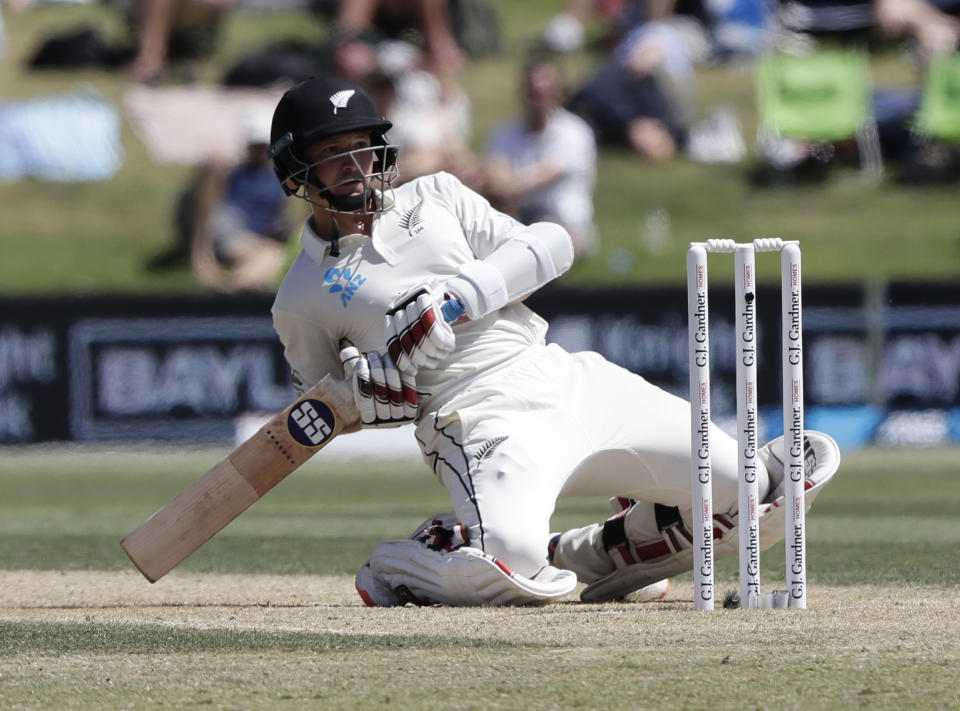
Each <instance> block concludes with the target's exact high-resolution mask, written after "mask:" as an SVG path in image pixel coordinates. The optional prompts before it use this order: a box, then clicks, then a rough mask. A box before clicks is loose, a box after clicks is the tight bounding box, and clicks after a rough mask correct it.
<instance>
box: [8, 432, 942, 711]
mask: <svg viewBox="0 0 960 711" xmlns="http://www.w3.org/2000/svg"><path fill="white" fill-rule="evenodd" d="M223 454H225V452H224V451H220V450H212V449H204V450H197V451H193V452H190V451H179V450H178V451H174V450H145V451H140V452H136V451H135V452H132V453H129V452H128V453H124V452H122V451H120V450H116V451H112V452H106V451H102V450H93V449H87V448H73V447H70V448H54V449H43V448H26V449H19V448H7V449H4V450H3V451H2V456H0V491H2V492H3V495H2V496H0V540H2V542H3V545H2V547H0V708H2V709H21V708H23V709H27V708H29V709H49V708H76V709H119V708H136V709H139V708H144V709H145V708H155V707H157V706H161V705H162V706H168V707H172V708H193V707H203V708H209V707H214V708H245V709H263V708H291V709H292V708H360V707H366V708H385V707H388V706H389V707H399V708H404V707H406V708H438V709H446V708H459V709H473V708H476V709H480V708H511V709H519V708H531V709H544V708H547V709H553V708H555V709H566V708H584V709H591V708H610V707H613V706H616V707H618V708H625V709H647V708H649V709H661V708H664V707H669V708H675V709H702V708H707V707H711V708H720V709H724V708H731V709H732V708H758V709H759V708H777V707H779V708H786V709H800V708H802V709H805V710H806V709H849V708H870V709H902V708H915V709H944V708H956V707H957V706H958V704H960V696H958V690H960V641H958V640H960V619H958V617H960V616H958V615H957V614H956V610H957V609H958V606H960V593H958V590H960V569H958V565H957V561H958V558H957V554H956V551H957V550H958V547H960V525H958V523H960V514H958V511H960V477H958V476H957V474H956V472H957V467H956V462H957V458H958V455H960V450H958V449H937V450H865V451H861V452H856V453H847V454H846V455H845V457H844V463H843V465H842V466H841V469H840V471H839V473H838V474H837V476H836V478H835V480H834V481H833V482H832V483H831V484H830V485H829V486H828V487H827V488H826V489H825V490H824V492H823V493H822V494H821V495H820V496H819V497H818V498H817V501H816V503H815V505H814V508H813V509H812V510H811V512H810V514H809V516H808V522H809V532H808V553H809V575H810V589H809V598H810V608H809V609H808V610H807V611H805V612H801V611H798V610H774V611H767V612H751V611H741V610H737V611H733V610H718V611H717V612H715V613H714V614H713V615H709V614H706V613H697V612H695V611H694V610H693V605H692V586H691V583H690V579H689V575H688V576H681V577H680V578H679V579H677V580H675V581H674V586H673V588H672V590H671V593H670V595H669V596H668V598H667V599H666V600H665V601H663V602H658V603H649V604H634V605H630V604H610V605H584V604H581V603H579V602H577V601H576V599H575V598H571V599H569V600H566V601H563V602H561V603H559V604H555V605H550V606H547V607H544V608H522V609H514V610H500V609H472V610H464V609H451V608H425V609H416V608H399V609H393V610H377V609H368V608H365V607H363V606H362V605H361V603H360V600H359V598H358V597H357V596H356V594H355V593H354V592H353V590H352V575H353V573H354V571H355V570H356V568H357V567H358V566H359V565H360V564H361V563H362V562H363V560H364V559H365V557H366V556H367V555H368V554H369V552H370V550H371V548H372V547H373V546H374V545H375V543H376V542H377V541H379V540H381V539H383V538H386V537H398V536H400V537H402V536H405V535H406V534H407V533H409V531H410V530H412V529H413V527H414V526H416V525H417V524H418V523H419V522H420V521H421V520H422V519H423V518H425V517H426V516H428V515H430V514H433V513H437V512H440V511H442V510H445V509H447V508H448V506H447V505H446V502H445V493H444V492H443V490H442V489H441V487H440V486H439V485H438V484H437V483H436V482H435V481H434V480H433V478H432V476H431V475H430V474H429V473H427V472H426V471H424V470H422V469H421V468H420V467H419V465H418V464H416V463H411V462H409V461H406V462H372V461H362V460H359V461H356V460H355V461H349V460H327V461H324V460H323V458H322V456H320V457H318V458H317V459H315V460H314V461H311V462H309V463H308V464H307V465H305V466H304V467H303V468H301V469H300V470H299V471H297V472H295V473H294V474H293V475H291V476H290V478H288V479H287V480H286V481H284V482H282V483H281V484H280V485H279V486H278V487H277V488H276V489H274V490H273V491H272V492H270V493H269V494H268V495H267V496H266V497H265V498H264V499H263V500H261V501H259V502H257V503H256V504H255V505H254V506H253V507H252V508H251V509H249V510H248V511H247V512H246V513H244V514H243V515H242V516H240V518H238V519H237V520H236V521H234V522H233V523H231V524H230V525H229V526H228V527H227V528H226V529H225V530H224V531H222V532H221V533H220V534H219V535H218V536H216V537H215V538H214V539H213V540H212V541H210V542H209V543H208V544H207V545H206V546H204V547H203V548H201V549H200V550H199V551H198V552H197V553H196V554H194V556H192V557H191V558H189V559H188V560H187V561H186V562H184V564H183V565H181V566H180V567H179V568H178V569H177V570H175V571H174V572H173V573H171V574H170V575H168V576H167V577H166V578H164V579H163V580H161V581H160V582H158V583H156V584H155V585H150V584H149V583H147V582H146V581H145V580H144V579H143V578H142V577H140V575H139V573H137V572H136V571H134V570H133V568H132V565H131V564H130V563H129V561H128V560H127V559H126V557H125V555H124V554H123V551H122V550H121V548H120V546H119V541H120V539H121V538H122V537H123V536H124V535H125V534H126V533H128V532H129V531H130V530H132V529H133V528H134V527H136V526H137V525H138V524H139V523H140V522H141V521H142V520H143V519H144V518H146V516H148V515H149V514H150V513H152V512H153V511H154V510H155V509H157V508H159V507H160V506H161V505H162V504H164V503H166V501H167V500H169V498H171V497H172V496H173V495H174V494H175V493H176V492H177V491H179V490H180V489H181V488H183V486H185V485H186V484H187V483H188V482H190V481H192V480H193V479H194V478H196V476H197V475H199V474H200V473H202V471H204V470H205V469H206V468H207V467H209V466H211V465H212V464H213V463H215V462H216V460H217V459H219V458H220V457H221V456H223ZM606 515H607V507H606V503H605V502H602V501H598V500H594V499H576V500H567V501H564V502H562V504H561V506H560V508H559V510H558V512H557V514H556V516H555V525H556V527H557V528H562V527H567V526H571V525H578V524H582V523H586V522H588V521H591V520H598V519H600V518H603V517H605V516H606ZM782 559H783V547H782V544H781V545H777V546H775V547H774V548H771V549H770V550H769V551H767V552H765V553H764V555H763V566H764V567H763V579H764V581H765V584H764V587H765V589H771V588H772V587H774V586H776V584H777V583H778V582H781V584H782V569H783V563H782ZM735 578H736V570H735V561H734V560H727V561H724V562H723V564H721V565H720V566H719V568H718V590H719V591H720V592H721V593H722V592H724V591H726V590H732V589H733V588H734V587H735V585H736V582H735Z"/></svg>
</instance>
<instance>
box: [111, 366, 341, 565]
mask: <svg viewBox="0 0 960 711" xmlns="http://www.w3.org/2000/svg"><path fill="white" fill-rule="evenodd" d="M359 421H360V415H359V413H358V411H357V408H356V405H354V401H353V393H352V391H351V389H350V385H349V384H347V383H345V382H344V381H342V380H336V379H334V378H333V377H332V376H330V375H327V376H325V377H324V378H323V379H322V380H320V382H318V383H317V384H316V385H314V386H313V387H312V388H310V389H309V390H307V391H306V392H305V393H304V394H303V395H302V396H301V397H299V398H298V399H297V400H296V401H294V402H293V403H292V404H291V405H290V406H289V407H287V408H286V409H285V410H284V411H283V412H281V413H279V414H278V415H275V416H274V417H273V418H272V419H271V420H270V421H269V422H267V424H265V425H264V426H263V427H261V428H260V429H259V430H258V431H257V432H256V433H255V434H253V435H252V436H251V437H250V438H249V439H248V440H247V441H246V442H244V443H243V444H241V445H240V446H238V447H237V448H236V449H234V450H233V451H232V452H231V453H230V454H228V455H227V456H226V458H224V459H223V460H221V461H220V462H218V463H217V464H215V465H214V466H213V468H211V469H210V470H209V471H208V472H207V473H206V474H204V475H203V476H201V477H200V478H199V479H197V480H196V481H195V482H193V483H192V484H191V485H190V486H188V487H187V488H186V489H184V490H183V491H181V492H180V493H179V494H177V496H175V497H174V498H173V500H172V501H170V503H168V504H167V505H166V506H164V507H163V508H161V509H160V510H159V511H157V512H156V513H155V514H153V515H152V516H151V517H150V518H148V519H147V520H146V521H144V522H143V523H142V524H141V525H140V527H139V528H137V529H136V530H135V531H133V532H132V533H131V534H130V535H128V536H127V537H126V538H124V539H123V541H121V543H120V545H121V546H123V550H125V551H126V552H127V555H128V556H130V560H132V561H133V564H134V565H135V566H137V569H138V570H139V571H140V572H141V573H143V575H144V577H145V578H146V579H147V580H149V581H150V582H151V583H155V582H157V580H159V579H160V578H162V577H163V576H164V575H166V574H167V573H169V572H170V571H171V570H172V569H173V568H174V567H175V566H177V565H178V564H179V563H181V562H182V561H183V560H184V559H185V558H186V557H187V556H189V555H190V554H191V553H193V552H194V551H195V550H197V548H199V547H200V546H202V545H203V544H204V543H206V542H207V541H208V540H210V539H211V538H212V537H213V536H214V534H216V533H217V532H218V531H220V530H221V529H222V528H223V527H224V526H226V525H227V524H228V523H230V522H231V521H232V520H233V519H235V518H236V517H237V516H239V515H240V514H241V513H243V512H244V511H245V510H246V509H247V508H248V507H249V506H250V505H251V504H253V502H255V501H256V500H257V499H259V498H260V497H262V496H263V495H264V494H266V493H267V492H268V491H270V489H272V488H273V487H274V486H276V485H277V484H278V483H280V481H282V480H283V479H284V478H285V477H286V476H287V475H288V474H290V473H291V472H292V471H293V470H294V469H296V468H297V467H299V466H300V465H301V464H303V463H304V462H305V461H307V460H308V459H310V457H312V456H313V455H314V454H316V453H317V452H318V451H320V450H321V449H322V448H323V447H324V445H326V444H327V443H328V442H329V441H330V440H332V439H333V438H334V437H336V436H337V435H338V434H340V433H341V432H343V431H344V430H351V429H355V428H356V426H357V425H358V424H359Z"/></svg>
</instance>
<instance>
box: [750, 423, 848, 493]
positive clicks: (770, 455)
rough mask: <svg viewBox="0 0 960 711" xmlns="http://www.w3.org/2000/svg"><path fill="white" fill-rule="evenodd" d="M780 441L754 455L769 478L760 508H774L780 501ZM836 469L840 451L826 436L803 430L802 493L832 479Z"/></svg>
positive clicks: (771, 442) (781, 475)
mask: <svg viewBox="0 0 960 711" xmlns="http://www.w3.org/2000/svg"><path fill="white" fill-rule="evenodd" d="M783 448H784V438H783V437H782V436H781V437H777V438H776V439H773V440H771V441H769V442H767V444H765V445H764V446H763V447H761V448H760V449H759V450H758V451H757V457H758V458H759V459H760V461H761V462H763V464H764V466H765V467H766V469H767V474H768V476H769V477H770V490H769V492H768V493H767V495H766V496H765V497H764V499H763V502H762V503H763V504H774V503H775V502H777V501H778V500H779V499H781V498H782V497H783V479H784V451H783ZM839 466H840V448H839V446H837V443H836V442H835V441H834V440H833V438H832V437H830V436H829V435H827V434H824V433H823V432H817V431H816V430H807V431H806V432H805V433H804V435H803V478H804V480H805V487H804V488H805V490H806V491H809V490H810V489H813V488H817V489H819V488H820V486H821V485H822V484H825V483H826V482H827V481H829V480H830V478H832V477H833V475H834V473H836V471H837V469H838V468H839Z"/></svg>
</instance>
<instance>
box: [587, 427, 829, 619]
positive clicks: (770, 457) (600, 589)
mask: <svg viewBox="0 0 960 711" xmlns="http://www.w3.org/2000/svg"><path fill="white" fill-rule="evenodd" d="M806 436H807V438H808V439H809V441H810V444H811V446H812V447H813V450H814V453H815V454H816V462H817V463H816V466H815V467H814V468H813V471H811V472H809V473H808V474H807V476H806V487H807V488H806V492H805V493H804V501H803V503H804V508H805V509H806V510H807V511H809V510H810V506H811V504H813V500H814V499H815V498H816V497H817V494H819V493H820V492H821V491H822V490H823V487H824V486H826V484H827V483H828V482H829V481H830V480H831V479H832V478H833V475H834V474H836V472H837V469H838V468H839V467H840V448H839V447H838V446H837V443H836V442H835V441H834V440H833V438H832V437H830V436H829V435H827V434H824V433H823V432H816V431H814V430H807V431H806ZM782 452H783V438H782V437H780V438H777V439H775V440H773V441H772V442H770V443H768V444H767V445H766V446H765V447H763V449H762V450H761V452H760V456H761V459H763V461H764V463H765V465H766V466H767V468H768V471H769V472H770V474H771V479H772V480H775V479H777V478H778V477H779V479H782V478H783V464H782V462H783V457H782ZM777 466H779V467H780V469H779V473H778V471H777V469H776V467H777ZM783 503H784V498H783V496H782V495H781V496H779V497H777V498H776V499H774V500H773V501H771V502H769V503H764V504H762V505H761V506H760V508H759V521H758V523H759V525H760V550H766V549H767V548H769V547H770V546H772V545H774V544H775V543H777V542H778V541H780V540H781V539H782V538H783V535H784V528H783V527H784V517H785V515H786V509H785V507H784V505H783ZM736 518H737V517H736V516H734V517H733V519H734V521H736ZM737 534H738V529H737V528H736V527H734V528H731V529H729V530H726V531H724V532H723V533H722V536H721V537H719V538H718V537H715V538H714V541H713V551H714V558H715V559H717V560H719V559H721V558H725V557H727V556H730V555H733V554H735V553H737V551H738V550H739V546H738V535H737ZM677 540H678V542H679V544H680V545H681V546H682V547H681V548H680V549H679V550H677V551H676V552H673V553H671V554H670V555H667V556H663V557H662V558H659V559H657V560H654V561H639V562H637V563H634V564H632V565H627V566H625V567H622V568H619V569H618V570H615V571H614V572H612V573H610V574H609V575H606V576H604V577H602V578H600V579H599V580H597V581H596V582H593V583H591V584H590V585H588V586H587V587H585V588H584V589H583V591H582V592H581V593H580V599H581V600H583V601H584V602H604V601H607V600H616V599H619V598H622V597H624V596H625V595H628V594H629V593H631V592H633V591H634V590H639V589H640V588H644V587H646V586H648V585H652V584H653V583H656V582H657V581H659V580H662V579H664V578H669V577H672V576H676V575H680V574H681V573H686V572H689V571H690V570H692V569H693V547H692V543H691V542H690V541H688V540H686V539H685V538H683V537H678V539H677ZM631 542H632V543H634V544H635V545H643V543H646V542H647V541H639V542H637V541H631Z"/></svg>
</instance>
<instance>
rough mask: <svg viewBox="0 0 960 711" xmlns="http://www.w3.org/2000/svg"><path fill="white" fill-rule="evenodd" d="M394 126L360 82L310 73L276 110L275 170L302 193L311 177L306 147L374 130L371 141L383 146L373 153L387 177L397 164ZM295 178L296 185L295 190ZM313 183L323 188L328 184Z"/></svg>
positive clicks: (378, 168) (376, 167) (272, 141)
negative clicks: (391, 140)
mask: <svg viewBox="0 0 960 711" xmlns="http://www.w3.org/2000/svg"><path fill="white" fill-rule="evenodd" d="M391 126H393V124H392V123H390V121H388V120H387V119H386V118H384V117H383V116H381V115H380V114H379V113H378V112H377V109H376V107H375V106H374V104H373V101H372V100H371V99H370V97H369V96H368V95H367V93H366V92H365V91H364V90H363V89H362V88H361V87H360V86H358V85H357V84H354V83H353V82H351V81H347V80H346V79H340V78H339V77H311V78H310V79H307V80H305V81H303V82H300V83H299V84H297V85H296V86H294V87H293V88H292V89H289V90H288V91H287V92H286V93H284V95H283V96H282V97H281V99H280V102H279V103H278V104H277V108H276V110H275V111H274V112H273V124H272V126H271V129H270V150H269V155H270V158H272V159H273V169H274V171H275V172H276V174H277V178H279V179H280V183H281V184H282V185H283V188H284V190H285V191H286V192H287V194H288V195H298V193H299V188H300V187H302V186H303V184H304V183H305V182H308V180H309V177H310V176H309V170H310V167H311V163H310V161H309V160H308V159H307V158H306V157H305V156H304V150H305V149H306V148H307V146H309V145H310V144H312V143H314V142H316V141H318V140H321V139H324V138H329V137H330V136H336V135H338V134H341V133H350V132H353V131H363V130H365V129H369V130H370V134H371V143H372V144H373V145H374V146H376V147H379V148H377V150H376V152H375V153H374V155H375V161H374V171H375V172H376V173H377V174H378V176H379V177H380V179H381V180H383V179H384V174H385V173H387V172H388V171H391V170H394V168H395V164H396V157H397V149H396V147H394V146H390V145H389V144H388V143H387V139H386V137H385V136H384V134H385V133H386V132H387V131H388V130H389V129H390V128H391ZM290 179H293V182H294V183H295V184H296V186H297V188H295V189H291V187H290V186H289V184H288V180H290ZM314 187H315V188H316V189H318V190H320V191H321V192H322V191H323V190H325V189H326V186H322V185H315V184H314ZM299 196H300V197H303V195H299ZM327 197H329V195H327Z"/></svg>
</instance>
